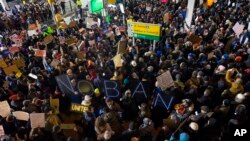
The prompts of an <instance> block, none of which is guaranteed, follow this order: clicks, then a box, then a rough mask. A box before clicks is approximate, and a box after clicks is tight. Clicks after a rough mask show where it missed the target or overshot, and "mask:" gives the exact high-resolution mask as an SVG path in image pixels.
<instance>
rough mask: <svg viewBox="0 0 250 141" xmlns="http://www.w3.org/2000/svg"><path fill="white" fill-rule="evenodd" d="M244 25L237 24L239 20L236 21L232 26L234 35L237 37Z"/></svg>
mask: <svg viewBox="0 0 250 141" xmlns="http://www.w3.org/2000/svg"><path fill="white" fill-rule="evenodd" d="M244 27H245V26H244V25H241V24H239V22H237V23H236V24H235V25H234V26H233V31H234V32H235V34H236V36H237V37H239V36H240V34H241V33H242V32H243V29H244Z"/></svg>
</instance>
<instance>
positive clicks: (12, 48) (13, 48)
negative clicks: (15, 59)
mask: <svg viewBox="0 0 250 141" xmlns="http://www.w3.org/2000/svg"><path fill="white" fill-rule="evenodd" d="M19 50H20V49H19V47H17V46H12V47H10V48H9V52H10V53H11V54H15V53H17V52H19Z"/></svg>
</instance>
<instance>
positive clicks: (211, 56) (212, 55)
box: [207, 52, 214, 60]
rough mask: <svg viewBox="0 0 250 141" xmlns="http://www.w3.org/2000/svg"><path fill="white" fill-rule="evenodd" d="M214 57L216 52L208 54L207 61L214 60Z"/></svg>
mask: <svg viewBox="0 0 250 141" xmlns="http://www.w3.org/2000/svg"><path fill="white" fill-rule="evenodd" d="M213 57H214V52H210V53H208V54H207V59H208V60H209V59H212V58H213Z"/></svg>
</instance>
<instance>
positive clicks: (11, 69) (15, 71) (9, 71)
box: [3, 65, 20, 75]
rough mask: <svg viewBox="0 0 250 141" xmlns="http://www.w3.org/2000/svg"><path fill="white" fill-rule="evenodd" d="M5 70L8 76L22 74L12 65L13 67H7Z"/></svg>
mask: <svg viewBox="0 0 250 141" xmlns="http://www.w3.org/2000/svg"><path fill="white" fill-rule="evenodd" d="M3 70H4V73H5V74H6V75H10V74H16V73H17V72H20V70H19V69H18V67H17V66H16V65H12V66H9V67H6V68H4V69H3Z"/></svg>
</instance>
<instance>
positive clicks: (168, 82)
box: [156, 71, 174, 90]
mask: <svg viewBox="0 0 250 141" xmlns="http://www.w3.org/2000/svg"><path fill="white" fill-rule="evenodd" d="M156 79H157V81H158V83H159V86H160V88H161V89H162V90H166V89H167V88H169V87H172V86H174V80H173V78H172V76H171V74H170V72H169V71H166V72H164V73H163V74H161V75H160V76H158V77H156Z"/></svg>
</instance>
